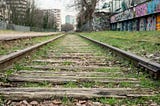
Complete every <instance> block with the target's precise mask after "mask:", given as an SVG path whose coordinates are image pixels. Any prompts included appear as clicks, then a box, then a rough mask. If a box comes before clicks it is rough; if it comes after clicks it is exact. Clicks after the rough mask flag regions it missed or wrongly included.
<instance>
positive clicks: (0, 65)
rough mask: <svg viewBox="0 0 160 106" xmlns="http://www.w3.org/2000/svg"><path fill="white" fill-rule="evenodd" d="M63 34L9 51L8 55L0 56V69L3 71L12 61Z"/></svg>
mask: <svg viewBox="0 0 160 106" xmlns="http://www.w3.org/2000/svg"><path fill="white" fill-rule="evenodd" d="M63 36H64V35H59V36H57V37H54V38H52V39H50V40H48V41H45V42H42V43H39V44H36V45H34V46H31V47H28V48H26V49H23V50H20V51H17V52H14V53H11V54H9V55H5V56H2V57H0V71H4V69H6V68H7V67H9V66H11V65H12V64H13V63H15V62H17V61H18V60H19V59H21V58H22V57H24V56H26V55H27V54H29V53H31V52H32V51H34V50H36V49H38V48H40V47H42V46H44V45H46V44H48V43H50V42H52V41H55V40H57V39H59V38H61V37H63Z"/></svg>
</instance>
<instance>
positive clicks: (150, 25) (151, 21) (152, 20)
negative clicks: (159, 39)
mask: <svg viewBox="0 0 160 106" xmlns="http://www.w3.org/2000/svg"><path fill="white" fill-rule="evenodd" d="M152 30H156V17H155V16H150V17H148V18H147V31H152Z"/></svg>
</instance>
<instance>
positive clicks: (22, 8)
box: [3, 0, 28, 25]
mask: <svg viewBox="0 0 160 106" xmlns="http://www.w3.org/2000/svg"><path fill="white" fill-rule="evenodd" d="M3 1H4V2H5V3H6V4H5V5H6V6H8V7H9V9H8V13H9V14H10V15H9V17H10V18H9V23H12V24H21V25H24V21H25V19H24V18H25V16H26V10H27V3H28V0H3Z"/></svg>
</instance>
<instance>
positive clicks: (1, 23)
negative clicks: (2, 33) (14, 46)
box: [0, 22, 30, 32]
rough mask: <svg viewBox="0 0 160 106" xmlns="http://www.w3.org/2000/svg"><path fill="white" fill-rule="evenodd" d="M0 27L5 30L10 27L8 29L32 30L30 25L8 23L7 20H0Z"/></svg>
mask: <svg viewBox="0 0 160 106" xmlns="http://www.w3.org/2000/svg"><path fill="white" fill-rule="evenodd" d="M0 29H3V30H6V29H8V30H15V31H24V32H28V31H30V27H27V26H21V25H15V24H7V23H5V22H0Z"/></svg>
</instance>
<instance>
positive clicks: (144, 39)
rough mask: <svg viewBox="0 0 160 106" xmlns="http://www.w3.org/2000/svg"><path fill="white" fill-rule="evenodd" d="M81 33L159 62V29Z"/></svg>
mask: <svg viewBox="0 0 160 106" xmlns="http://www.w3.org/2000/svg"><path fill="white" fill-rule="evenodd" d="M81 34H82V35H85V36H87V37H90V38H92V39H95V40H98V41H101V42H103V43H107V44H109V45H112V46H114V47H118V48H120V49H123V50H125V51H130V52H133V53H136V54H138V55H140V56H144V57H147V58H151V59H152V60H154V61H157V62H159V63H160V31H149V32H120V31H104V32H92V33H81Z"/></svg>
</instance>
